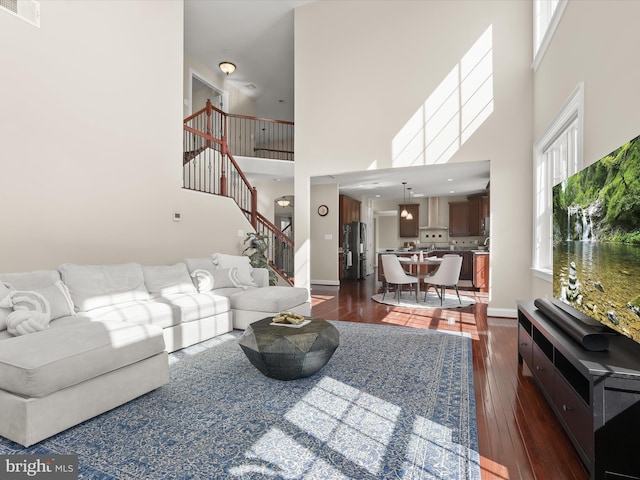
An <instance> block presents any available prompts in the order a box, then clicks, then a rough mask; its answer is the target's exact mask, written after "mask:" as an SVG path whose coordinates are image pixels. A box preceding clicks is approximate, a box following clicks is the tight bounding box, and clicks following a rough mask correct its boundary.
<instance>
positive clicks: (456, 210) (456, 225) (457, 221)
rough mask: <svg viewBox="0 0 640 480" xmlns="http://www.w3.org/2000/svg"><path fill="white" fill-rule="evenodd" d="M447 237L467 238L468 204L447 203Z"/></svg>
mask: <svg viewBox="0 0 640 480" xmlns="http://www.w3.org/2000/svg"><path fill="white" fill-rule="evenodd" d="M449 236H450V237H467V236H469V202H449Z"/></svg>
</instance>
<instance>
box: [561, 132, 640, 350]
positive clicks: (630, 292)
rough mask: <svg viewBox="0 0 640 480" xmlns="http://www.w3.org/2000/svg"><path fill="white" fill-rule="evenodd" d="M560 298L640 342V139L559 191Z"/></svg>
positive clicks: (578, 314) (569, 180) (578, 312)
mask: <svg viewBox="0 0 640 480" xmlns="http://www.w3.org/2000/svg"><path fill="white" fill-rule="evenodd" d="M553 296H554V297H555V298H556V299H559V300H560V301H561V302H563V304H565V305H568V306H569V307H570V309H569V310H571V309H573V310H572V311H574V312H576V315H575V317H576V318H580V317H581V316H582V317H583V318H584V317H585V316H586V317H587V318H589V319H595V320H597V321H598V322H600V325H604V326H606V327H609V328H611V329H613V330H615V331H616V332H618V333H621V334H623V335H626V336H627V337H630V338H631V339H633V340H635V341H636V342H639V343H640V136H638V137H636V138H634V139H633V140H631V141H629V142H627V143H625V144H624V145H622V146H620V147H619V148H618V149H616V150H615V151H613V152H611V153H610V154H609V155H606V156H605V157H603V158H601V159H600V160H598V161H597V162H595V163H593V164H591V165H589V166H588V167H586V168H584V169H583V170H581V171H580V172H578V173H576V174H575V175H572V176H570V177H569V178H567V179H566V180H565V181H563V182H562V183H560V184H558V185H556V186H554V187H553Z"/></svg>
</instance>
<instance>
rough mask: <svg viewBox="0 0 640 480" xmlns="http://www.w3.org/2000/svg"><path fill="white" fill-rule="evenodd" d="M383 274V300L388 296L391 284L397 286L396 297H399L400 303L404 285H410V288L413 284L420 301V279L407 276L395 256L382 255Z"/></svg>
mask: <svg viewBox="0 0 640 480" xmlns="http://www.w3.org/2000/svg"><path fill="white" fill-rule="evenodd" d="M382 274H383V276H384V289H383V292H382V300H384V297H385V295H386V294H387V288H388V285H389V284H392V285H396V295H397V297H398V303H400V294H401V292H402V285H409V288H411V286H412V285H413V284H415V285H416V301H418V278H417V277H414V276H411V275H407V272H405V270H404V268H402V265H400V260H398V257H397V256H395V255H382Z"/></svg>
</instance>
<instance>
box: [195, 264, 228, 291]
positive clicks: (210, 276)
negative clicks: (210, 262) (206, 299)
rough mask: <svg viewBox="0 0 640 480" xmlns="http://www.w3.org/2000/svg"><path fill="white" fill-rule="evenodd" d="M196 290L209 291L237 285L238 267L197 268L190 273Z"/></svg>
mask: <svg viewBox="0 0 640 480" xmlns="http://www.w3.org/2000/svg"><path fill="white" fill-rule="evenodd" d="M191 276H192V277H193V281H194V283H195V284H196V287H197V288H198V292H200V293H202V292H209V291H211V290H214V289H216V288H233V287H238V286H239V284H238V280H237V277H238V269H237V268H222V269H219V270H213V269H211V270H209V269H207V270H205V269H203V268H199V269H197V270H194V271H193V272H192V273H191Z"/></svg>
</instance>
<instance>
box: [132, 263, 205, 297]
mask: <svg viewBox="0 0 640 480" xmlns="http://www.w3.org/2000/svg"><path fill="white" fill-rule="evenodd" d="M142 272H143V274H144V284H145V286H146V287H147V290H148V291H149V293H150V294H151V296H152V297H157V296H160V295H171V294H174V293H195V292H196V287H195V286H194V285H193V282H192V281H191V277H190V276H189V271H188V270H187V266H186V265H185V264H184V263H176V264H175V265H157V266H143V267H142Z"/></svg>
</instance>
